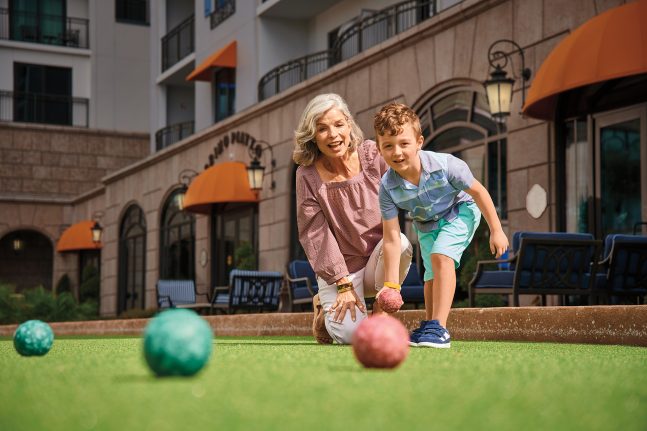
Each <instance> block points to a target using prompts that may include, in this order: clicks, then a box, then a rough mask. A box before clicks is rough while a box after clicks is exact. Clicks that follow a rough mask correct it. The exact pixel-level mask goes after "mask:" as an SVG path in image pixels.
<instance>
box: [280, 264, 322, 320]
mask: <svg viewBox="0 0 647 431" xmlns="http://www.w3.org/2000/svg"><path fill="white" fill-rule="evenodd" d="M285 279H286V281H287V283H288V295H289V297H290V311H293V310H294V306H295V305H303V304H312V297H313V296H314V295H316V294H317V292H318V291H319V286H318V285H317V276H316V275H315V272H314V271H313V269H312V267H311V266H310V263H309V262H308V261H307V260H293V261H291V262H290V263H288V268H287V275H286V276H285Z"/></svg>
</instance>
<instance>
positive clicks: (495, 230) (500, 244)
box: [385, 180, 509, 261]
mask: <svg viewBox="0 0 647 431" xmlns="http://www.w3.org/2000/svg"><path fill="white" fill-rule="evenodd" d="M465 193H467V194H469V195H470V196H472V198H473V199H474V202H476V205H477V206H478V207H479V209H480V210H481V213H482V214H483V217H484V218H485V221H487V224H488V226H489V227H490V251H491V252H492V254H493V255H495V257H496V258H497V259H498V258H499V257H500V256H501V255H502V254H503V253H505V251H506V250H507V249H508V245H509V244H508V238H507V237H506V236H505V233H503V228H502V227H501V222H500V221H499V216H498V215H497V213H496V208H495V207H494V202H492V197H491V196H490V193H489V192H488V191H487V190H486V188H485V187H483V184H481V183H480V182H479V181H477V180H474V181H473V182H472V185H471V186H470V187H469V188H467V189H465ZM385 257H386V255H385ZM385 261H386V260H385Z"/></svg>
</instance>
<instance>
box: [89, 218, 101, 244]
mask: <svg viewBox="0 0 647 431" xmlns="http://www.w3.org/2000/svg"><path fill="white" fill-rule="evenodd" d="M91 230H92V241H94V242H95V243H97V244H98V243H100V242H101V234H102V233H103V228H102V227H101V225H100V224H99V222H98V221H95V222H94V226H92V228H91Z"/></svg>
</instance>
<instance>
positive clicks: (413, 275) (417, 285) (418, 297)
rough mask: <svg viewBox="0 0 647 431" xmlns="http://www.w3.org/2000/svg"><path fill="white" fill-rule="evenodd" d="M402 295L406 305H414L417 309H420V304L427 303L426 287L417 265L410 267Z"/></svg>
mask: <svg viewBox="0 0 647 431" xmlns="http://www.w3.org/2000/svg"><path fill="white" fill-rule="evenodd" d="M400 294H401V295H402V300H403V301H404V302H405V303H410V304H414V305H415V306H416V308H418V304H424V303H425V286H424V282H423V281H422V280H421V279H420V275H419V273H418V266H417V265H416V264H415V263H412V264H411V266H409V272H407V276H406V278H405V279H404V281H403V282H402V288H401V290H400Z"/></svg>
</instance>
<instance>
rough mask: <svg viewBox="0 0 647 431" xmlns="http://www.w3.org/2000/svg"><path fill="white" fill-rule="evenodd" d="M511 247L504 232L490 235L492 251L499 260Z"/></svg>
mask: <svg viewBox="0 0 647 431" xmlns="http://www.w3.org/2000/svg"><path fill="white" fill-rule="evenodd" d="M509 245H510V244H509V243H508V238H507V237H506V236H505V234H504V233H503V231H502V230H498V231H494V232H492V233H491V234H490V251H491V252H492V254H493V255H494V257H496V258H497V259H498V258H499V257H501V255H502V254H503V253H505V251H506V250H507V249H508V247H509Z"/></svg>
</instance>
